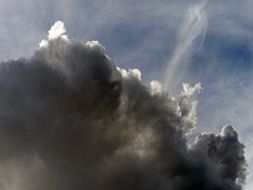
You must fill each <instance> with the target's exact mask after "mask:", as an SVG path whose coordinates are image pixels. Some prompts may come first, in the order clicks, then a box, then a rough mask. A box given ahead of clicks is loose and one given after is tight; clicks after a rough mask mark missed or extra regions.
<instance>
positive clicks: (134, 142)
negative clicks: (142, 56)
mask: <svg viewBox="0 0 253 190" xmlns="http://www.w3.org/2000/svg"><path fill="white" fill-rule="evenodd" d="M198 88H199V87H198V86H197V85H196V86H195V87H190V86H189V85H186V84H185V85H184V89H183V92H182V94H181V96H180V97H178V98H176V99H175V98H172V97H170V96H169V95H168V93H167V92H166V90H164V89H163V87H162V86H161V85H160V83H159V82H157V81H153V82H151V83H150V84H148V85H146V84H143V83H142V81H141V79H140V72H139V71H138V70H136V69H134V70H129V71H125V70H123V69H120V68H117V67H116V66H115V65H114V64H113V63H112V61H111V59H110V58H109V57H108V56H107V55H106V54H105V50H104V48H103V47H102V46H101V45H100V44H99V43H97V42H87V43H86V44H83V43H74V42H71V41H70V40H68V39H67V38H65V37H62V36H60V37H58V38H55V39H51V40H48V41H47V42H45V43H44V46H43V47H41V48H40V49H38V50H37V51H36V52H35V54H34V56H33V57H32V58H30V59H19V60H15V61H8V62H3V63H1V64H0V189H2V190H9V189H19V190H45V189H47V190H70V189H72V190H84V189H89V190H114V189H115V190H116V189H117V190H130V189H131V190H240V189H242V186H243V184H244V182H245V177H246V166H247V165H246V161H245V157H244V148H245V147H244V145H243V144H242V143H241V142H239V140H238V134H237V132H236V131H235V129H234V128H233V127H232V126H225V127H224V128H223V130H222V132H221V133H220V134H219V135H215V134H208V133H205V134H201V135H199V136H198V137H197V139H196V141H195V142H194V143H192V144H189V143H187V136H188V135H189V134H190V131H191V130H192V129H193V128H194V127H195V125H196V113H195V107H196V102H194V101H192V98H191V96H192V94H193V93H194V91H197V90H198Z"/></svg>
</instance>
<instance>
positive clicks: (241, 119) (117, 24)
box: [0, 0, 253, 190]
mask: <svg viewBox="0 0 253 190" xmlns="http://www.w3.org/2000/svg"><path fill="white" fill-rule="evenodd" d="M200 3H202V1H196V0H195V1H193V0H180V1H178V0H167V1H165V0H157V1H153V0H145V1H137V0H129V1H123V0H107V1H102V0H61V1H60V0H55V1H51V0H44V1H39V0H22V1H21V0H10V1H0V24H1V26H2V27H1V29H0V44H1V49H0V59H1V60H6V59H16V58H19V57H28V56H30V55H32V54H33V51H34V49H36V48H38V44H39V42H40V41H41V40H42V39H44V38H45V36H46V35H47V31H48V29H49V28H50V27H51V25H52V24H53V23H54V22H55V21H57V20H61V21H63V22H64V23H65V26H66V28H67V33H68V35H69V37H70V38H71V39H74V40H75V41H87V40H99V41H100V42H101V43H102V44H103V45H104V46H105V47H106V49H107V53H108V54H109V56H110V57H111V58H112V59H113V61H114V63H115V64H116V65H118V66H120V67H123V68H139V69H140V70H141V71H142V78H143V80H144V81H146V82H149V81H151V80H163V77H164V75H165V70H166V69H167V67H168V65H169V64H170V61H171V59H172V57H173V52H175V49H176V47H177V46H178V43H180V40H179V38H180V32H181V30H182V28H183V27H184V24H185V22H184V21H185V20H187V16H188V14H187V13H188V10H189V7H191V6H194V5H198V4H200ZM252 7H253V1H251V0H241V1H238V0H212V1H208V2H206V4H205V6H204V8H203V11H204V14H205V15H206V17H207V22H208V27H207V30H206V34H204V36H203V38H204V41H203V43H202V44H201V45H200V44H198V43H199V42H198V43H197V44H193V45H192V46H190V48H189V54H190V56H189V55H183V56H185V57H184V60H183V61H182V60H181V61H180V62H182V63H180V64H179V66H178V68H177V71H175V72H176V73H174V75H173V81H172V85H170V86H171V88H170V89H169V92H170V93H171V94H173V95H176V94H177V93H178V91H179V90H180V88H181V83H182V82H189V83H191V84H194V83H197V82H200V83H201V84H202V87H203V91H202V92H201V93H200V94H199V95H198V100H199V108H198V117H199V129H198V131H204V130H209V131H214V132H217V131H219V130H220V129H221V128H222V126H223V125H225V124H227V123H229V124H232V125H234V126H235V127H236V129H237V130H238V131H239V133H240V137H241V139H242V141H243V142H245V143H246V144H247V145H248V147H247V149H246V150H247V153H246V154H247V157H248V162H249V171H253V162H251V160H252V156H253V149H252V148H251V147H250V144H251V143H252V140H251V139H252V138H251V136H252V134H253V129H252V126H251V125H252V123H253V117H252V115H253V108H252V106H251V104H252V103H253V96H252V94H253V82H252V79H253V75H252V74H253V65H252V63H253V22H252V21H253V12H252ZM252 188H253V178H252V177H251V175H250V176H249V177H248V182H247V186H246V189H247V190H250V189H252Z"/></svg>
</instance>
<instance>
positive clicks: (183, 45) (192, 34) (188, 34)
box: [163, 1, 208, 88]
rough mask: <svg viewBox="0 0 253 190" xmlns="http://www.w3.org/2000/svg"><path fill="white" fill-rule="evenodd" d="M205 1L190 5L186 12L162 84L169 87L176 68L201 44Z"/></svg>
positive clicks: (204, 33)
mask: <svg viewBox="0 0 253 190" xmlns="http://www.w3.org/2000/svg"><path fill="white" fill-rule="evenodd" d="M205 4H206V1H203V2H202V3H199V4H196V5H194V6H190V7H189V10H188V14H187V15H186V18H185V21H184V23H183V25H182V26H183V27H182V29H181V31H180V34H179V39H178V42H177V46H176V49H175V51H174V53H173V55H172V58H171V60H170V62H169V65H168V67H167V70H166V72H165V77H164V80H163V82H164V85H165V86H166V87H168V88H170V87H171V83H172V82H173V79H174V80H175V78H176V76H177V74H178V69H179V68H180V66H182V64H183V63H184V62H185V60H186V59H187V60H188V61H189V56H191V53H192V52H193V51H194V50H195V49H197V48H200V47H201V46H202V43H203V41H204V39H205V35H206V30H207V24H208V22H207V17H206V14H205V12H204V7H205Z"/></svg>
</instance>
